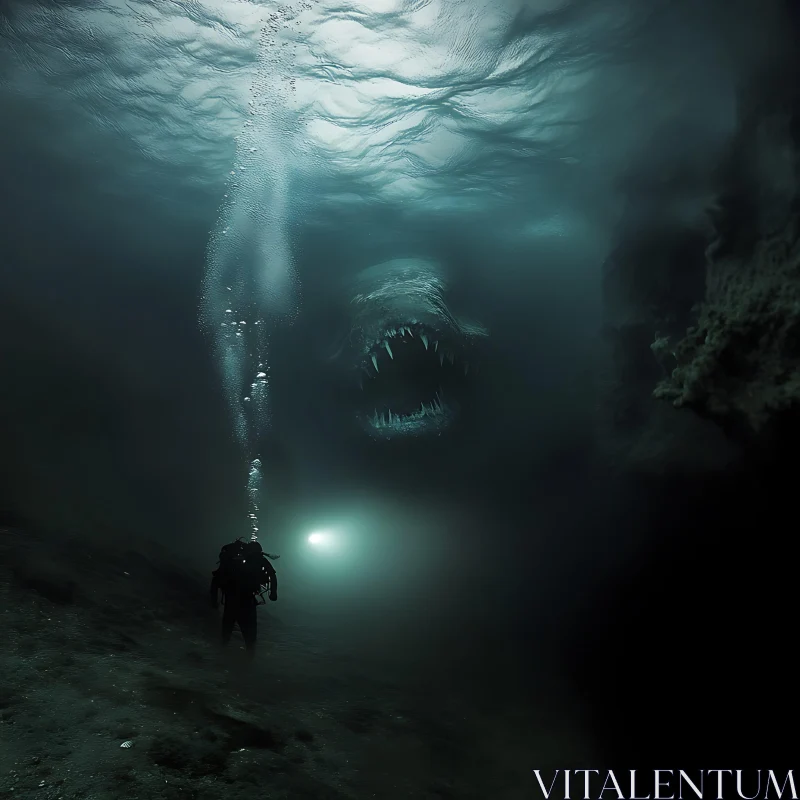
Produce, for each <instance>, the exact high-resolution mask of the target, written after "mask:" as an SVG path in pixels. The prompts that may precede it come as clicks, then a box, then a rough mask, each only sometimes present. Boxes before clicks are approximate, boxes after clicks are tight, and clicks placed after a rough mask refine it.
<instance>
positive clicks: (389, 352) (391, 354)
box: [383, 342, 394, 360]
mask: <svg viewBox="0 0 800 800" xmlns="http://www.w3.org/2000/svg"><path fill="white" fill-rule="evenodd" d="M383 346H384V347H385V348H386V352H387V353H388V354H389V358H391V359H392V360H394V354H393V353H392V348H391V347H389V342H384V343H383Z"/></svg>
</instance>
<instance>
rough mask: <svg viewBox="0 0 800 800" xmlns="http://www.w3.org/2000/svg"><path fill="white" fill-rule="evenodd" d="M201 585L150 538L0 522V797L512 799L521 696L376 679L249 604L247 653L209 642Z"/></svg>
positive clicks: (541, 747)
mask: <svg viewBox="0 0 800 800" xmlns="http://www.w3.org/2000/svg"><path fill="white" fill-rule="evenodd" d="M126 573H127V574H126ZM206 589H207V586H206V582H205V577H204V576H202V575H196V574H191V573H189V572H184V571H180V570H178V569H176V568H175V566H174V560H172V557H171V556H169V555H168V554H166V553H165V552H163V551H159V550H158V549H156V548H155V547H153V548H152V552H150V551H148V555H147V556H145V555H143V554H142V553H141V552H135V551H133V550H127V549H126V547H125V546H124V545H123V546H117V547H115V548H108V547H104V546H100V545H96V544H92V545H89V544H87V543H78V542H73V543H68V542H65V543H63V544H57V543H55V542H53V541H47V540H45V539H44V538H41V537H39V536H32V535H30V534H22V533H21V532H18V531H11V530H1V531H0V594H1V595H2V605H1V606H0V608H2V612H1V613H2V618H3V627H2V631H3V633H2V637H3V639H2V641H3V646H2V651H0V797H3V798H6V797H14V798H37V800H40V799H41V800H55V798H64V800H67V798H70V799H71V798H93V799H95V800H100V798H116V799H117V800H123V799H124V800H134V799H135V798H147V799H148V800H157V798H204V799H205V800H212V799H213V798H221V797H225V798H226V799H227V800H234V799H235V798H237V797H242V798H248V800H250V799H251V798H255V797H259V798H267V797H268V798H276V799H277V798H303V797H308V798H312V797H313V798H320V799H324V798H331V799H333V798H362V797H382V798H393V797H397V798H400V797H420V798H478V797H487V796H491V797H493V798H506V797H507V798H516V797H520V798H521V797H530V796H533V795H532V794H531V792H532V789H533V786H532V783H531V778H530V769H531V766H532V765H531V761H532V760H533V761H536V762H537V763H536V764H534V765H533V766H540V765H541V766H542V767H545V766H547V765H548V762H552V761H553V760H557V755H558V754H557V752H556V751H557V750H558V749H559V748H558V746H557V745H556V744H555V741H558V737H556V739H555V740H554V739H553V738H552V737H553V732H552V731H549V732H548V733H546V734H544V735H543V734H542V732H541V731H540V732H539V734H538V735H536V736H534V737H532V734H531V732H530V731H527V732H525V733H523V731H525V730H526V728H528V727H529V726H528V725H527V724H526V721H525V715H524V714H523V713H522V709H520V715H519V716H518V718H517V719H514V718H513V715H510V712H507V711H506V712H505V716H504V718H503V720H502V723H500V721H499V720H498V719H497V711H496V710H495V711H494V712H492V711H491V710H487V709H486V708H484V710H483V711H482V710H481V708H480V702H479V699H478V698H477V697H476V698H474V703H473V704H472V705H469V706H468V705H466V704H465V702H466V701H465V700H464V698H463V697H459V696H458V695H457V694H455V693H448V692H447V691H443V690H442V689H441V687H439V689H437V688H436V687H433V686H429V687H424V686H423V687H420V686H418V685H417V686H409V685H405V686H402V687H401V686H400V685H398V684H397V683H391V682H388V681H387V680H385V679H384V680H380V679H378V678H377V677H376V675H377V674H379V673H378V672H377V670H376V667H375V665H372V666H370V665H369V664H365V663H363V662H362V663H358V662H357V661H356V659H355V658H354V657H350V658H348V657H347V656H346V655H343V654H338V655H337V654H335V652H333V650H331V649H330V648H327V647H326V646H325V645H324V643H322V644H320V642H319V640H318V639H317V638H315V637H314V636H312V634H311V633H310V632H309V631H308V630H307V629H303V628H298V627H296V626H289V625H280V624H279V623H278V622H277V620H276V619H275V618H274V616H270V613H269V610H268V608H266V607H265V608H262V609H260V615H261V616H260V625H261V633H262V640H261V642H260V651H259V657H258V659H257V661H256V662H255V663H253V664H248V663H247V662H246V661H245V659H244V651H243V650H242V649H241V647H240V641H239V640H236V642H235V645H236V646H235V647H232V648H230V649H229V650H227V651H224V652H223V651H220V650H219V649H218V648H217V645H216V642H217V633H218V622H219V619H218V616H217V615H215V614H213V613H210V612H209V611H208V609H207V608H206V605H205V603H206ZM236 635H237V636H238V634H236ZM492 717H494V718H492ZM126 740H130V741H132V742H133V746H132V747H130V748H128V749H125V748H121V747H120V745H121V744H122V742H124V741H126ZM533 741H535V742H538V745H537V746H536V748H535V750H536V755H532V750H531V743H532V742H533Z"/></svg>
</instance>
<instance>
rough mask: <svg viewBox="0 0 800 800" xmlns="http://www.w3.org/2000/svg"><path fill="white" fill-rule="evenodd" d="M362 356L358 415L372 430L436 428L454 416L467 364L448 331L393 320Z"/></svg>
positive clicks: (390, 433) (405, 432)
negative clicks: (395, 324)
mask: <svg viewBox="0 0 800 800" xmlns="http://www.w3.org/2000/svg"><path fill="white" fill-rule="evenodd" d="M362 358H363V360H362V363H361V364H360V366H359V368H358V378H357V380H358V386H359V389H360V401H359V406H360V407H361V409H362V411H361V414H360V415H359V416H360V419H361V423H362V425H363V427H364V428H365V429H366V430H367V431H368V432H369V433H370V434H371V435H373V436H376V437H380V438H391V437H394V436H415V435H422V434H430V433H440V432H441V431H443V430H445V429H446V428H448V427H449V426H450V425H451V424H452V422H453V421H454V420H455V418H456V416H457V415H458V411H459V398H460V397H462V396H463V393H464V389H465V387H466V384H467V381H468V377H469V375H470V365H469V362H468V361H467V360H466V359H465V358H464V357H463V355H461V348H460V347H459V345H458V344H457V343H456V340H455V339H454V337H453V336H452V335H450V336H448V335H445V334H443V333H442V332H440V331H436V330H433V329H431V328H430V327H427V326H425V325H423V324H421V323H418V322H409V323H407V324H403V325H398V326H393V327H390V328H387V329H386V330H385V331H384V332H383V334H382V335H381V336H380V337H378V338H377V339H375V340H374V341H373V342H372V343H371V344H370V345H369V346H368V347H367V348H365V351H364V353H363V354H362Z"/></svg>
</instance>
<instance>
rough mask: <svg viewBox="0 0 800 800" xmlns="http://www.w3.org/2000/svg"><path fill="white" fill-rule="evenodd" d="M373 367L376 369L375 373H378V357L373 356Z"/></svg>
mask: <svg viewBox="0 0 800 800" xmlns="http://www.w3.org/2000/svg"><path fill="white" fill-rule="evenodd" d="M372 366H373V367H375V372H378V371H379V370H378V357H377V356H376V355H374V354H373V356H372Z"/></svg>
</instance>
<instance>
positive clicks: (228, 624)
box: [222, 598, 237, 644]
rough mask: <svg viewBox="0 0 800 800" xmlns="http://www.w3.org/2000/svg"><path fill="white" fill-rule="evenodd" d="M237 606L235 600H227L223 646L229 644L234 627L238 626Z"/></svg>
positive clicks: (223, 619) (224, 614)
mask: <svg viewBox="0 0 800 800" xmlns="http://www.w3.org/2000/svg"><path fill="white" fill-rule="evenodd" d="M236 611H237V604H236V603H235V602H234V600H233V598H226V602H225V606H224V608H223V611H222V644H228V642H229V641H230V640H231V634H232V633H233V626H234V625H235V624H236Z"/></svg>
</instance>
